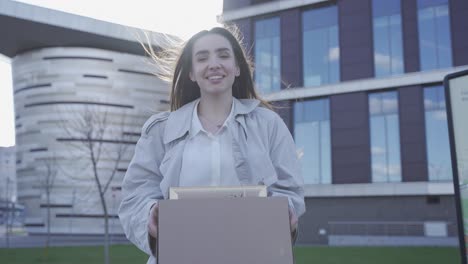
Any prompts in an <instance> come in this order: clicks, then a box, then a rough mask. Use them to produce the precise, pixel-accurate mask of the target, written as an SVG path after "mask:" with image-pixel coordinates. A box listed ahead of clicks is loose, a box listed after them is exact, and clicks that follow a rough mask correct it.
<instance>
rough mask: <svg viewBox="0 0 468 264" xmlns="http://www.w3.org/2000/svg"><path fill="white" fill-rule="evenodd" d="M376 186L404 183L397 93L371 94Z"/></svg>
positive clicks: (374, 180) (371, 126)
mask: <svg viewBox="0 0 468 264" xmlns="http://www.w3.org/2000/svg"><path fill="white" fill-rule="evenodd" d="M369 117H370V138H371V164H372V182H400V181H401V158H400V132H399V130H400V128H399V123H398V98H397V92H395V91H392V92H381V93H371V94H369Z"/></svg>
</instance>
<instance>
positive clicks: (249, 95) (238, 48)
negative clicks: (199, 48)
mask: <svg viewBox="0 0 468 264" xmlns="http://www.w3.org/2000/svg"><path fill="white" fill-rule="evenodd" d="M208 34H218V35H221V36H223V37H225V38H226V39H227V40H228V41H229V43H231V46H232V49H233V52H234V57H235V59H236V63H237V66H238V67H239V70H240V74H239V76H238V77H236V78H235V80H234V83H233V85H232V95H233V96H234V97H235V98H238V99H257V100H260V102H261V104H262V105H263V106H266V107H268V108H270V104H269V103H268V102H266V101H264V100H263V99H261V98H260V96H259V95H258V94H257V92H256V90H255V87H254V83H253V80H252V70H251V69H252V68H251V63H250V60H248V59H247V56H246V53H245V51H244V49H243V48H242V45H241V44H240V43H241V40H240V37H239V36H240V34H239V31H238V30H237V28H235V27H231V28H222V27H215V28H212V29H211V30H203V31H200V32H198V33H197V34H195V35H193V36H192V37H191V38H190V39H189V40H188V41H187V42H186V43H185V45H184V46H183V48H182V51H181V52H180V55H179V57H178V59H177V60H176V63H175V67H174V72H173V76H172V87H171V88H172V89H171V96H170V105H171V111H175V110H177V109H179V108H180V107H182V106H183V105H185V104H187V103H189V102H192V101H193V100H195V99H197V98H199V97H200V87H199V86H198V84H197V83H196V82H193V81H192V80H190V77H189V74H190V72H191V70H192V52H193V45H194V43H195V42H196V41H197V40H198V39H200V38H201V37H203V36H206V35H208Z"/></svg>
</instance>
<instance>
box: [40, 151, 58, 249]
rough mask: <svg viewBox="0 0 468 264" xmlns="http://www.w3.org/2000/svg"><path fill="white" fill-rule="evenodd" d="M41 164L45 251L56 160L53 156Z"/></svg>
mask: <svg viewBox="0 0 468 264" xmlns="http://www.w3.org/2000/svg"><path fill="white" fill-rule="evenodd" d="M43 163H44V173H43V175H42V179H41V182H40V188H41V189H42V190H43V191H44V193H45V195H46V208H47V219H46V220H47V239H46V249H47V248H49V246H50V207H51V203H50V194H51V192H52V189H53V187H54V183H55V178H56V176H57V159H56V156H55V154H54V155H53V156H52V157H51V158H46V159H44V160H43ZM46 252H47V251H46ZM46 255H47V254H46Z"/></svg>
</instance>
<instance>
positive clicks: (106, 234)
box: [100, 192, 110, 264]
mask: <svg viewBox="0 0 468 264" xmlns="http://www.w3.org/2000/svg"><path fill="white" fill-rule="evenodd" d="M100 198H101V204H102V210H103V212H104V263H105V264H109V263H110V259H109V216H108V213H107V206H106V201H105V198H104V194H103V193H102V192H101V193H100Z"/></svg>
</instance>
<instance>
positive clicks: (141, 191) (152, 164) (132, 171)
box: [119, 115, 164, 255]
mask: <svg viewBox="0 0 468 264" xmlns="http://www.w3.org/2000/svg"><path fill="white" fill-rule="evenodd" d="M159 121H161V116H159V115H156V116H153V117H151V118H150V119H149V120H148V121H147V122H146V123H145V125H144V126H143V130H142V133H141V137H140V139H139V140H138V142H137V144H136V147H135V153H134V156H133V158H132V160H131V162H130V164H129V166H128V169H127V172H126V174H125V177H124V180H123V184H122V202H121V204H120V207H119V218H120V222H121V224H122V227H123V230H124V232H125V235H126V236H127V238H128V239H129V240H130V241H131V242H132V243H133V244H135V245H136V246H137V247H138V248H139V249H141V250H142V251H144V252H145V253H147V254H148V255H151V252H152V250H151V247H150V244H149V236H148V219H149V213H150V209H151V207H152V206H153V205H154V204H155V203H157V201H158V200H161V199H163V194H162V192H161V188H160V183H161V180H162V175H161V172H160V171H159V165H160V163H161V160H162V158H163V156H164V145H163V143H162V142H163V141H162V137H163V135H162V134H163V132H162V131H163V129H161V127H160V126H158V125H155V124H156V123H157V122H159ZM150 129H151V132H150V133H148V131H149V130H150Z"/></svg>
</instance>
